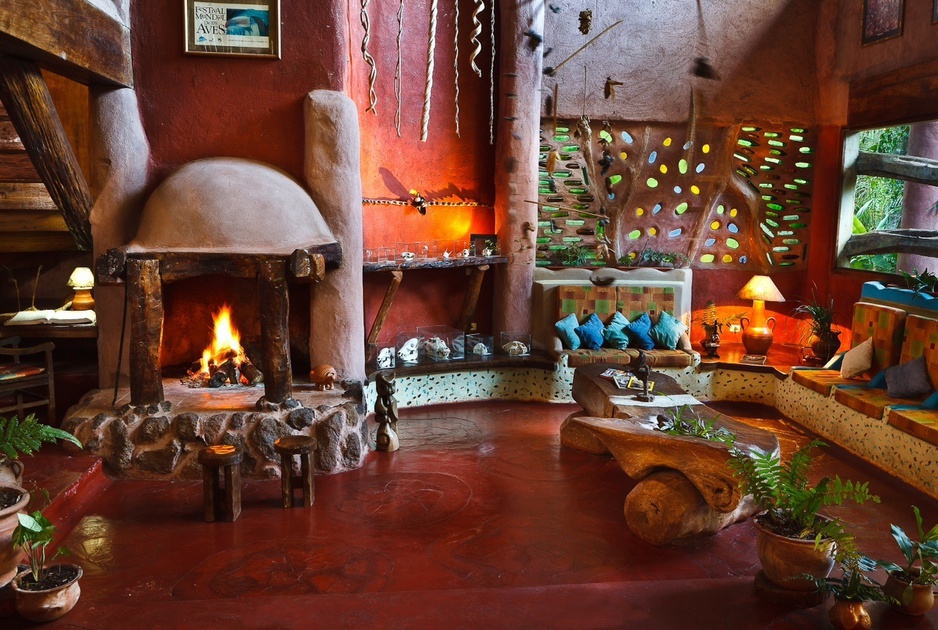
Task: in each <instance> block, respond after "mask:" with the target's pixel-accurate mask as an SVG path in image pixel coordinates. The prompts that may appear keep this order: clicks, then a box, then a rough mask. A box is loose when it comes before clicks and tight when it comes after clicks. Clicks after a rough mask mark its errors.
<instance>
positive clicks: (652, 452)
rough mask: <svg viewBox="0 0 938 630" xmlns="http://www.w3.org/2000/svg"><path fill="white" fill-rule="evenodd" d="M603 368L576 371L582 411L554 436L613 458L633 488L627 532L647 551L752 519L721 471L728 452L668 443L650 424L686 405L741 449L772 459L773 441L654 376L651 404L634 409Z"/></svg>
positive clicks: (696, 442)
mask: <svg viewBox="0 0 938 630" xmlns="http://www.w3.org/2000/svg"><path fill="white" fill-rule="evenodd" d="M607 367H609V366H608V365H602V364H600V365H588V366H583V367H579V368H577V370H576V372H575V373H574V377H573V398H574V400H576V401H577V402H578V403H579V404H580V405H582V406H583V409H584V411H583V412H578V413H574V414H573V415H571V416H570V417H569V418H567V420H565V421H564V423H563V425H562V426H561V430H560V437H561V443H562V444H563V445H564V446H566V447H568V448H574V449H577V450H581V451H585V452H588V453H594V454H603V453H611V454H612V456H613V457H615V459H616V461H617V462H618V463H619V466H620V467H621V468H622V470H624V471H625V472H626V474H628V476H629V477H631V478H632V479H636V480H638V481H639V483H638V484H637V485H636V486H635V488H633V489H632V491H631V492H630V493H629V495H628V497H627V498H626V502H625V508H624V511H625V518H626V523H627V524H628V526H629V529H630V530H631V531H632V532H633V533H634V534H635V535H636V536H638V537H639V538H641V539H642V540H645V541H646V542H649V543H651V544H653V545H664V544H668V543H671V542H675V541H678V540H681V539H684V538H688V537H692V536H697V535H701V534H712V533H715V532H717V531H719V530H721V529H723V528H724V527H727V526H728V525H731V524H732V523H735V522H737V521H739V520H742V519H745V518H747V517H749V516H751V515H753V514H755V513H756V511H757V509H756V507H755V505H754V504H753V503H752V500H751V497H747V496H743V495H742V493H741V491H740V489H739V485H738V483H737V480H736V478H735V477H734V476H733V473H732V472H731V471H730V469H729V467H728V466H727V462H728V461H729V459H730V452H729V448H728V447H727V446H726V445H725V444H722V443H720V442H714V441H709V440H704V439H701V438H696V437H689V436H679V435H669V434H667V433H663V432H661V431H656V430H653V429H651V428H649V426H648V420H647V419H648V418H654V417H656V416H657V415H658V414H665V415H667V414H669V413H670V412H673V411H674V410H675V409H676V408H678V407H681V406H683V405H685V404H687V405H689V406H690V407H691V409H692V410H693V413H695V414H696V415H697V416H699V417H700V418H702V419H704V420H706V421H710V420H713V421H714V426H715V427H719V428H725V429H727V430H729V431H732V432H733V433H734V434H736V440H737V441H736V443H737V446H739V447H740V448H744V449H745V448H753V447H754V448H758V449H759V450H761V451H763V452H773V453H777V452H778V450H779V445H778V438H777V437H776V436H775V435H774V434H772V433H770V432H768V431H763V430H761V429H757V428H755V427H751V426H749V425H746V424H743V423H741V422H738V421H736V420H733V419H732V418H729V417H728V416H725V415H723V414H720V413H718V412H716V411H714V410H712V409H710V408H709V407H707V406H706V405H703V404H701V403H700V402H699V401H696V400H694V399H693V398H692V397H690V396H689V395H687V394H686V393H684V391H683V390H682V389H681V388H680V387H679V386H678V384H677V382H676V381H675V380H674V379H673V378H671V377H669V376H666V375H663V374H660V373H654V372H653V373H652V375H651V379H650V380H652V381H653V382H654V383H655V386H654V390H653V393H654V394H656V396H655V398H656V400H654V401H652V402H651V403H645V404H642V403H639V402H638V401H635V400H633V399H632V394H633V392H632V391H631V390H623V389H619V388H617V387H616V386H615V384H614V383H613V382H612V381H611V380H609V379H605V378H602V377H600V376H599V375H600V374H601V373H602V372H603V371H604V370H605V369H606V368H607Z"/></svg>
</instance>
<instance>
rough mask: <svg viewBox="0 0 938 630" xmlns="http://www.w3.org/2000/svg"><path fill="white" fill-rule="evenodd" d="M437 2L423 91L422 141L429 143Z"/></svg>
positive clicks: (432, 5)
mask: <svg viewBox="0 0 938 630" xmlns="http://www.w3.org/2000/svg"><path fill="white" fill-rule="evenodd" d="M436 14H437V0H432V2H431V3H430V42H429V45H428V47H427V82H426V86H425V87H424V90H423V116H422V117H421V120H420V141H421V142H426V141H427V132H428V131H429V127H430V95H431V94H432V93H433V57H434V55H435V54H436Z"/></svg>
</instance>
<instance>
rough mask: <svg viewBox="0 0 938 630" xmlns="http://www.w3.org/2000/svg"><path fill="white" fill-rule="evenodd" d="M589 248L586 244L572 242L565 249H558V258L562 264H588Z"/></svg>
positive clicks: (575, 265) (576, 265) (574, 265)
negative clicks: (587, 254)
mask: <svg viewBox="0 0 938 630" xmlns="http://www.w3.org/2000/svg"><path fill="white" fill-rule="evenodd" d="M588 251H589V248H588V247H586V246H584V245H577V244H576V243H571V244H570V245H567V246H566V247H564V248H563V249H560V250H557V258H558V259H559V260H560V262H561V264H564V265H568V266H571V267H578V266H582V265H585V264H586V253H587V252H588Z"/></svg>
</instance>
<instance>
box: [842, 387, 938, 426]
mask: <svg viewBox="0 0 938 630" xmlns="http://www.w3.org/2000/svg"><path fill="white" fill-rule="evenodd" d="M834 400H836V401H837V402H839V403H840V404H842V405H846V406H848V407H850V408H851V409H855V410H856V411H859V412H860V413H862V414H864V415H867V416H869V417H871V418H882V417H883V412H885V411H886V407H887V406H892V405H912V406H916V405H919V404H921V403H922V401H923V400H925V397H924V396H923V397H922V398H916V399H911V398H890V397H889V395H888V394H887V393H886V390H885V389H868V388H866V387H857V388H843V389H842V388H840V387H838V388H836V389H834Z"/></svg>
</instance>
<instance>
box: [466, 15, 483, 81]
mask: <svg viewBox="0 0 938 630" xmlns="http://www.w3.org/2000/svg"><path fill="white" fill-rule="evenodd" d="M483 11H485V3H484V2H482V0H475V6H474V7H473V8H472V32H471V33H470V34H469V35H470V37H469V43H470V44H472V52H471V53H469V64H470V65H471V66H472V70H473V72H475V73H476V76H478V77H481V76H482V70H481V69H480V68H479V66H477V65H476V57H478V56H479V54H480V53H481V52H482V44H481V43H479V35H481V34H482V22H480V21H479V14H480V13H482V12H483Z"/></svg>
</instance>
